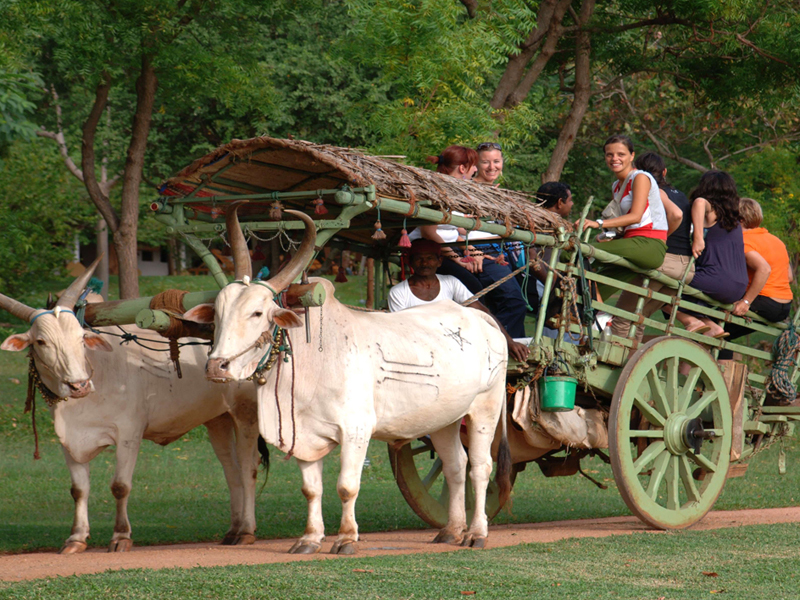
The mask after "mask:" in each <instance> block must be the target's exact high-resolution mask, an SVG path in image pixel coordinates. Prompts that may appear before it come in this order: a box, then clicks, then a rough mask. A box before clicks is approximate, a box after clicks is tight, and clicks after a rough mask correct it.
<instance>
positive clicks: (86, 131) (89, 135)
mask: <svg viewBox="0 0 800 600" xmlns="http://www.w3.org/2000/svg"><path fill="white" fill-rule="evenodd" d="M110 89H111V77H110V76H109V75H108V73H103V75H102V76H101V79H100V82H99V83H98V84H97V88H96V89H95V98H94V104H92V110H91V111H90V112H89V116H88V117H87V118H86V121H85V122H84V124H83V139H82V140H81V167H82V169H83V183H84V185H85V186H86V191H88V192H89V197H90V198H91V199H92V202H94V205H95V206H96V207H97V210H98V212H99V213H100V214H101V215H102V216H103V218H104V219H105V220H106V223H107V224H108V228H109V229H110V230H111V231H112V232H115V231H116V230H117V229H118V228H119V218H118V217H117V213H116V212H115V211H114V208H113V207H112V206H111V202H110V201H109V199H108V195H107V194H105V193H104V192H103V189H102V188H101V187H100V184H99V183H98V182H97V173H96V172H95V151H94V140H95V135H96V134H97V124H98V123H99V122H100V117H102V115H103V111H104V110H105V107H106V104H107V103H108V92H109V90H110Z"/></svg>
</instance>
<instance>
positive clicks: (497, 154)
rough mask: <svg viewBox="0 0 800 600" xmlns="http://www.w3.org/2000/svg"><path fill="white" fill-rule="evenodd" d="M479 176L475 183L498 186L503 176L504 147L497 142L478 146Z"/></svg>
mask: <svg viewBox="0 0 800 600" xmlns="http://www.w3.org/2000/svg"><path fill="white" fill-rule="evenodd" d="M477 150H478V174H477V175H476V176H475V181H477V182H479V183H488V184H490V185H494V186H497V185H498V181H497V180H498V179H500V176H501V175H502V174H503V147H502V146H501V145H500V144H498V143H497V142H483V143H482V144H478V148H477Z"/></svg>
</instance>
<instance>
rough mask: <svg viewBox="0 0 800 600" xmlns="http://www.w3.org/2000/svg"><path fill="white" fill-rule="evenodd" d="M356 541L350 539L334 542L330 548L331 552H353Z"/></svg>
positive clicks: (354, 551)
mask: <svg viewBox="0 0 800 600" xmlns="http://www.w3.org/2000/svg"><path fill="white" fill-rule="evenodd" d="M355 553H356V543H355V542H353V541H351V540H345V541H343V542H338V541H337V542H335V543H334V544H333V547H332V548H331V554H355Z"/></svg>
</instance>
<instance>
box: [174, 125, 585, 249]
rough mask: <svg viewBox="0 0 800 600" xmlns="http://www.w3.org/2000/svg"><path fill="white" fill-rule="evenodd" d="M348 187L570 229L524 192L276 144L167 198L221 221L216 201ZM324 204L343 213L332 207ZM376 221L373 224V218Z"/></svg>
mask: <svg viewBox="0 0 800 600" xmlns="http://www.w3.org/2000/svg"><path fill="white" fill-rule="evenodd" d="M344 185H348V186H350V187H365V186H368V185H374V186H375V188H376V191H377V196H378V197H384V198H390V199H397V200H403V201H406V202H409V203H411V204H415V203H422V204H423V205H425V206H428V207H430V208H434V209H438V210H443V211H447V212H453V211H458V212H461V213H464V214H469V215H474V216H477V217H480V218H483V219H491V220H497V221H498V222H500V223H503V224H505V225H506V226H507V227H519V228H522V229H527V230H530V231H540V232H549V231H553V230H554V229H556V228H557V227H566V228H569V225H568V224H567V223H566V222H565V221H564V220H562V219H561V218H560V217H559V216H558V215H556V214H555V213H553V212H551V211H547V210H544V209H542V208H540V207H538V206H537V205H536V204H535V202H536V199H535V198H534V197H532V196H530V195H528V194H525V193H521V192H515V191H512V190H505V189H499V188H494V187H491V186H488V185H485V184H480V183H475V182H471V181H463V180H460V179H456V178H454V177H450V176H448V175H441V174H439V173H435V172H433V171H429V170H426V169H420V168H417V167H412V166H408V165H404V164H400V163H397V162H394V161H392V160H388V159H387V158H381V157H377V156H369V155H366V154H364V153H362V152H359V151H356V150H352V149H349V148H339V147H336V146H326V145H320V144H313V143H311V142H306V141H301V140H284V139H275V138H270V137H258V138H253V139H249V140H233V141H232V142H230V143H229V144H226V145H224V146H221V147H220V148H217V150H215V151H214V152H212V153H210V154H208V155H206V156H204V157H202V158H200V159H198V160H196V161H194V162H193V163H192V164H190V165H189V166H188V167H186V168H184V169H183V170H182V171H181V172H180V173H178V175H176V176H175V177H172V178H171V179H169V180H167V181H166V182H165V183H164V184H163V186H162V188H161V193H162V194H163V195H164V196H173V197H174V196H178V197H186V196H189V195H192V196H193V197H194V198H197V199H198V201H199V202H198V203H197V205H193V204H189V205H188V206H189V207H190V208H195V209H197V210H203V211H205V212H210V213H211V214H212V216H214V217H216V216H217V215H219V217H221V213H222V209H221V207H218V208H216V209H215V211H212V210H210V209H209V200H213V197H215V196H227V195H252V194H258V193H261V194H264V193H270V192H297V191H307V190H320V189H338V188H341V187H342V186H344ZM204 199H205V200H204ZM260 202H261V206H260V208H259V202H254V203H252V204H251V205H250V206H249V207H248V209H247V210H246V211H240V214H242V213H244V214H242V218H243V220H245V221H246V220H248V219H249V220H253V219H254V218H257V217H259V216H263V215H264V213H265V207H266V206H268V205H269V204H270V200H269V199H264V200H262V201H260ZM282 203H283V205H284V206H290V205H291V206H292V207H295V208H301V209H302V208H309V207H310V202H309V201H308V200H301V201H296V202H295V201H291V200H290V201H282ZM325 203H326V204H327V206H328V208H330V209H331V210H336V209H335V208H334V205H333V204H332V203H331V202H330V201H329V200H326V202H325ZM304 205H305V206H304ZM369 219H370V217H369V216H365V217H364V219H362V220H363V221H364V223H362V224H361V225H362V226H363V227H364V228H366V229H369V223H367V221H369ZM371 219H372V220H373V221H374V219H375V215H374V213H373V214H372V215H371ZM382 221H383V222H384V230H391V229H398V231H399V227H401V226H402V223H403V221H404V219H403V217H398V216H397V215H394V216H392V215H388V214H386V213H384V214H383V216H382ZM419 224H424V222H422V221H419V220H416V221H414V222H412V221H411V220H410V219H409V220H408V225H409V226H413V225H419ZM358 228H359V227H355V229H358ZM343 233H344V232H343ZM390 237H391V232H390Z"/></svg>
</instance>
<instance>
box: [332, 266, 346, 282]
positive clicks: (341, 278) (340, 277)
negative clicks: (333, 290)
mask: <svg viewBox="0 0 800 600" xmlns="http://www.w3.org/2000/svg"><path fill="white" fill-rule="evenodd" d="M334 281H335V282H336V283H347V275H345V274H344V269H343V268H342V267H341V266H340V267H339V268H338V269H337V270H336V278H335V279H334Z"/></svg>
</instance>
